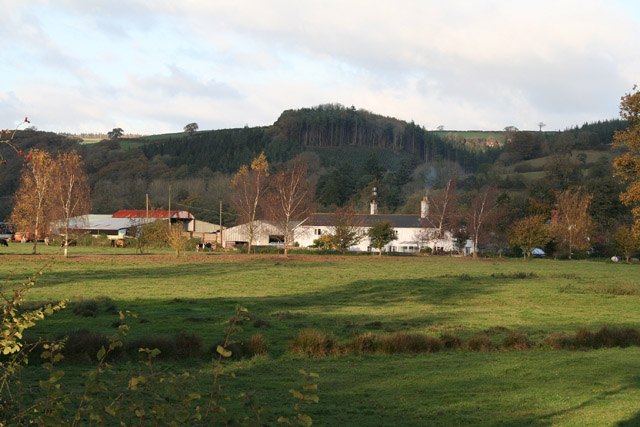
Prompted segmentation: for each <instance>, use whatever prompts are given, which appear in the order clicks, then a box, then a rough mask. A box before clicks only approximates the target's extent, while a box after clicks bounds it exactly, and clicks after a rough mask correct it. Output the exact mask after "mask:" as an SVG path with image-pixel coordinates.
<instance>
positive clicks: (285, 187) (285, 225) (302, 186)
mask: <svg viewBox="0 0 640 427" xmlns="http://www.w3.org/2000/svg"><path fill="white" fill-rule="evenodd" d="M312 195H313V188H312V187H311V186H310V185H309V184H308V182H307V164H306V163H304V162H302V161H301V160H300V158H299V157H296V158H295V159H294V161H293V163H292V164H291V165H290V166H289V167H288V168H287V169H282V170H281V171H279V172H278V173H276V174H275V175H274V176H273V177H271V186H270V191H269V193H268V196H267V197H266V199H267V204H266V207H267V209H266V210H267V214H268V217H269V219H271V220H272V221H273V222H274V224H275V226H276V227H277V228H278V229H279V230H280V231H281V232H282V235H283V236H284V255H285V256H287V255H288V253H289V246H290V245H291V244H292V243H293V242H294V241H295V229H296V225H297V221H296V220H304V219H305V218H306V217H308V216H309V214H310V213H311V211H312V203H311V197H312Z"/></svg>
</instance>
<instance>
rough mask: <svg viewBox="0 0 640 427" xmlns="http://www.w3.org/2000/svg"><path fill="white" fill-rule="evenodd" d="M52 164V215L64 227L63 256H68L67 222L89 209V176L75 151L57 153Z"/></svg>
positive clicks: (87, 211)
mask: <svg viewBox="0 0 640 427" xmlns="http://www.w3.org/2000/svg"><path fill="white" fill-rule="evenodd" d="M52 166H53V171H52V175H53V186H52V187H53V188H52V190H53V194H52V195H53V197H52V204H53V209H52V212H53V215H54V217H55V219H57V220H59V221H61V222H62V227H61V228H63V229H64V256H65V257H66V256H68V247H69V222H70V220H71V218H72V217H75V216H81V215H86V214H88V213H89V211H90V210H91V200H90V198H89V178H88V177H87V174H86V172H85V171H84V165H83V162H82V157H81V156H80V155H79V154H78V153H77V152H76V151H72V152H70V153H61V154H59V155H58V156H57V157H56V159H55V161H54V162H53V164H52Z"/></svg>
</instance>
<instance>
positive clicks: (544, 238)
mask: <svg viewBox="0 0 640 427" xmlns="http://www.w3.org/2000/svg"><path fill="white" fill-rule="evenodd" d="M545 219H546V218H545V216H544V215H532V216H528V217H525V218H522V219H521V220H519V221H516V223H515V224H514V225H513V227H512V228H511V230H510V231H511V232H510V233H509V242H510V243H511V244H512V245H517V246H520V248H522V250H523V251H524V253H525V256H526V257H527V258H529V257H531V252H532V251H533V250H534V249H535V248H540V247H543V246H544V245H546V244H547V243H549V241H550V240H551V233H550V230H549V228H548V226H547V225H545Z"/></svg>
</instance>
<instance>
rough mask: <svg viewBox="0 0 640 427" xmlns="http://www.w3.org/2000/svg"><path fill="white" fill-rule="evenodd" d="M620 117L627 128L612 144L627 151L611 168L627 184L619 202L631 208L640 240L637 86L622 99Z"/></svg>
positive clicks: (639, 96) (639, 92) (639, 97)
mask: <svg viewBox="0 0 640 427" xmlns="http://www.w3.org/2000/svg"><path fill="white" fill-rule="evenodd" d="M620 117H622V118H623V119H625V120H628V121H629V126H628V127H627V129H626V130H624V131H617V132H616V133H615V136H614V143H615V144H616V145H618V146H626V148H627V149H628V151H627V152H626V153H624V154H623V155H622V156H620V157H618V158H617V159H615V161H614V162H613V167H614V168H615V175H617V176H619V177H620V178H621V179H622V181H623V182H625V183H627V191H626V192H624V193H622V194H620V200H622V202H623V203H624V204H625V205H627V206H633V208H632V210H631V213H632V214H633V217H634V220H635V223H634V225H633V232H634V234H635V235H636V237H638V238H640V90H638V87H637V86H634V87H633V92H632V93H628V94H626V95H625V96H623V97H622V100H621V102H620Z"/></svg>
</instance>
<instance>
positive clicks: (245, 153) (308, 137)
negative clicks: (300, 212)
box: [0, 104, 626, 224]
mask: <svg viewBox="0 0 640 427" xmlns="http://www.w3.org/2000/svg"><path fill="white" fill-rule="evenodd" d="M624 127H626V124H625V123H624V122H621V121H619V120H611V121H604V122H598V123H593V124H585V125H583V126H581V127H575V128H571V129H568V130H566V131H564V132H498V133H499V134H500V135H501V136H502V137H503V139H502V141H505V145H504V147H500V146H495V147H487V146H486V144H484V143H483V142H482V135H477V133H474V135H473V136H471V135H470V134H465V133H464V132H451V131H449V132H446V133H440V132H432V131H427V130H426V129H424V128H422V127H420V126H418V125H416V124H415V123H413V122H411V123H408V122H404V121H401V120H398V119H394V118H391V117H384V116H380V115H376V114H373V113H371V112H368V111H365V110H356V109H355V108H354V107H350V108H345V107H343V106H341V105H337V104H330V105H322V106H318V107H314V108H303V109H299V110H287V111H285V112H283V113H282V115H281V116H280V117H279V118H278V120H277V121H276V122H275V123H274V124H273V125H271V126H265V127H254V128H249V127H244V128H240V129H223V130H213V131H200V132H194V133H192V134H189V133H179V134H169V135H153V136H150V137H143V138H137V139H126V140H104V141H101V142H98V143H95V144H81V141H80V140H78V139H74V138H69V137H63V136H60V135H55V134H52V133H47V132H39V131H33V130H28V131H22V132H18V133H17V135H16V139H15V143H16V145H18V146H19V147H20V148H21V149H23V150H25V152H26V151H27V150H28V149H29V148H32V147H38V148H42V149H45V150H48V151H55V150H58V149H61V150H70V149H76V150H78V151H79V152H80V153H81V154H82V156H83V158H84V160H85V163H86V167H87V172H88V174H89V177H90V180H91V188H92V199H93V206H94V208H93V212H95V213H111V212H114V211H116V210H118V209H133V208H141V207H143V206H144V203H145V194H147V193H148V194H149V195H150V199H151V203H152V205H153V207H158V208H167V207H168V198H169V194H168V193H169V192H168V189H169V186H171V188H172V197H171V200H172V201H171V203H172V208H174V207H175V208H181V209H188V210H191V211H192V212H193V213H194V214H195V215H196V216H197V217H198V218H200V219H203V220H207V221H212V222H213V221H215V222H217V218H218V206H219V201H220V200H223V201H225V200H226V196H227V193H228V189H229V181H230V178H231V176H232V175H233V174H234V173H235V172H236V171H237V170H238V169H239V167H240V166H241V165H243V164H248V163H250V162H251V160H252V159H253V158H254V157H256V156H257V155H258V154H259V153H260V152H262V151H264V152H265V154H266V156H267V159H268V161H269V163H270V165H271V167H273V168H277V167H279V165H282V164H283V163H285V162H286V161H288V160H290V159H292V158H293V157H295V156H296V155H297V154H301V155H302V156H303V158H304V159H305V160H306V161H307V162H308V163H309V170H310V173H311V176H310V179H311V180H312V181H313V182H314V183H316V189H317V191H316V201H317V202H318V210H325V211H326V210H331V209H333V208H334V207H335V206H341V205H344V204H347V203H353V204H355V205H356V206H359V208H361V209H365V208H366V201H367V199H368V198H369V196H370V194H371V188H372V187H373V186H376V187H378V189H379V191H378V193H379V194H380V197H379V200H380V202H381V204H380V207H381V210H382V211H383V212H388V213H392V212H403V213H415V212H414V211H415V210H416V209H417V201H418V200H419V197H420V195H421V194H424V187H425V182H427V184H428V185H429V186H430V187H432V188H434V189H437V188H438V186H439V185H441V183H442V177H444V176H445V175H447V174H449V173H451V171H453V170H455V171H456V172H457V173H458V175H459V177H460V179H461V182H460V188H461V189H462V190H465V191H473V190H474V189H477V188H479V187H480V186H482V185H484V184H486V183H491V184H494V185H497V186H498V187H500V188H501V189H503V190H505V191H512V192H516V193H523V194H524V193H527V194H529V193H530V192H534V193H535V192H538V193H540V192H543V193H544V191H547V190H549V189H552V188H553V189H556V188H560V187H562V186H566V185H570V184H571V182H574V181H575V180H576V179H577V180H578V181H582V179H583V178H582V177H584V176H588V173H587V171H588V170H590V168H591V167H593V166H594V165H596V164H597V162H596V161H595V160H594V159H597V158H598V157H599V155H596V154H593V153H595V152H599V153H602V154H605V155H609V156H610V151H611V150H610V143H611V139H612V135H613V132H614V131H615V130H620V129H623V128H624ZM495 134H496V133H495V132H494V136H492V137H491V138H495ZM0 150H3V151H2V153H3V154H4V155H5V157H6V158H8V159H10V161H9V162H8V163H7V164H5V165H0V166H2V167H0V218H7V217H8V215H9V213H10V211H11V198H12V195H13V193H14V192H15V191H16V188H17V184H18V178H19V176H20V167H21V159H19V158H16V157H15V153H12V152H11V149H10V148H9V147H6V146H5V145H4V144H2V145H1V146H0ZM580 150H590V151H591V152H592V154H590V155H589V156H590V157H589V159H588V160H587V161H584V162H582V163H581V162H579V161H577V160H575V159H574V160H572V161H569V162H566V161H564V160H562V159H560V160H558V156H569V159H571V158H572V155H573V156H574V157H575V156H576V155H577V154H578V151H580ZM607 153H609V154H607ZM12 154H13V157H12ZM535 159H541V160H540V161H539V163H538V164H531V162H532V161H533V160H535ZM554 159H555V160H554ZM552 160H553V161H556V163H558V162H559V163H560V164H561V166H563V168H561V169H562V170H565V169H567V167H566V166H567V165H568V167H569V169H571V168H573V169H572V170H571V171H568V172H566V173H565V175H563V178H562V179H560V180H558V179H556V178H554V177H553V176H552V175H554V174H555V175H558V171H557V168H553V170H548V171H545V167H547V166H545V165H547V163H548V162H550V161H552ZM609 164H610V160H609V161H607V162H606V165H604V167H609ZM599 167H600V168H601V169H602V167H603V166H602V165H600V166H599ZM606 173H608V172H601V174H606ZM535 174H537V175H535ZM545 180H546V181H545ZM560 181H562V182H560ZM541 188H542V190H541ZM612 191H613V189H612ZM223 210H224V212H225V217H224V220H225V222H226V223H227V224H229V223H231V222H232V221H233V213H232V212H230V210H229V208H228V205H227V204H226V203H225V205H224V207H223Z"/></svg>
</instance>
